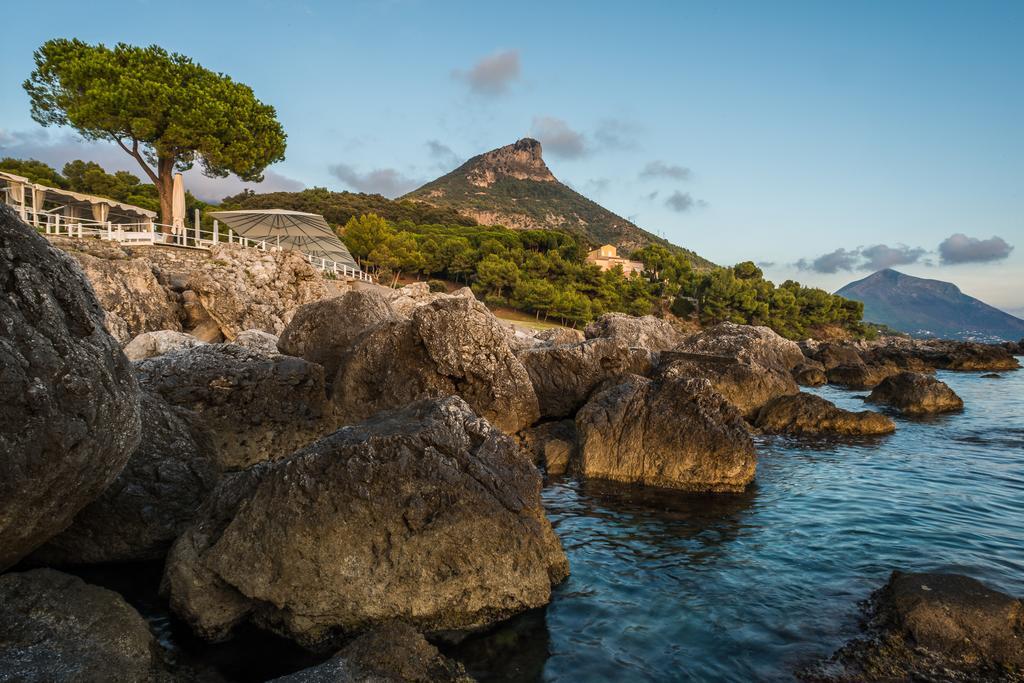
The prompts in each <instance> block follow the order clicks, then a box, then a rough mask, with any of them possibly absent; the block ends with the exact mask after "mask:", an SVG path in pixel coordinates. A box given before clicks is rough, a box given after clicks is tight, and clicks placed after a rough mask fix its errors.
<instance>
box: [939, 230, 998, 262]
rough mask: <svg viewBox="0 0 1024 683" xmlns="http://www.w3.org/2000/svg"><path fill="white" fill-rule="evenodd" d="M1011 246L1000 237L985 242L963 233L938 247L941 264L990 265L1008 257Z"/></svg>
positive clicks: (948, 238)
mask: <svg viewBox="0 0 1024 683" xmlns="http://www.w3.org/2000/svg"><path fill="white" fill-rule="evenodd" d="M1011 251H1013V245H1011V244H1008V243H1007V241H1006V240H1004V239H1003V238H1002V237H996V236H992V237H990V238H989V239H987V240H982V239H978V238H976V237H968V236H967V235H964V234H963V233H959V232H958V233H956V234H955V235H950V236H949V237H947V238H946V239H945V240H943V241H942V243H941V244H940V245H939V257H940V258H941V259H942V263H945V264H950V265H955V264H958V263H990V262H992V261H1001V260H1002V259H1005V258H1006V257H1008V256H1009V255H1010V252H1011Z"/></svg>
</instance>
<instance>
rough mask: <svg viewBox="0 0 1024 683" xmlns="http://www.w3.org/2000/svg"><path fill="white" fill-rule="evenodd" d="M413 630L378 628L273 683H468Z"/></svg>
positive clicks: (456, 666)
mask: <svg viewBox="0 0 1024 683" xmlns="http://www.w3.org/2000/svg"><path fill="white" fill-rule="evenodd" d="M472 681H473V679H472V678H471V677H470V676H469V674H467V673H466V670H465V668H463V666H462V665H461V664H459V663H458V662H456V661H453V660H451V659H448V658H447V657H445V656H444V655H442V654H441V653H440V652H438V650H437V648H436V647H434V646H433V645H431V644H430V643H428V642H427V641H426V639H425V638H424V637H423V636H422V635H420V634H419V633H418V632H417V631H416V629H414V628H412V627H411V626H409V625H408V624H404V623H401V622H390V623H387V624H384V625H382V626H378V627H376V628H374V629H373V630H371V631H369V632H367V633H365V634H363V635H361V636H359V637H358V638H356V639H355V640H353V641H352V642H351V643H349V644H348V645H346V646H345V647H344V648H342V650H341V651H340V652H338V653H337V654H336V655H335V656H334V657H332V658H331V659H329V660H327V661H326V662H324V663H323V664H320V665H318V666H314V667H311V668H309V669H305V670H303V671H298V672H296V673H293V674H291V675H289V676H282V677H281V678H275V679H274V683H472Z"/></svg>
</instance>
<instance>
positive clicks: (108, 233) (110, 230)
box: [107, 221, 114, 242]
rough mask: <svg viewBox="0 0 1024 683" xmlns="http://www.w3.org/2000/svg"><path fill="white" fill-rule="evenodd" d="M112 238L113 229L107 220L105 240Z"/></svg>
mask: <svg viewBox="0 0 1024 683" xmlns="http://www.w3.org/2000/svg"><path fill="white" fill-rule="evenodd" d="M112 239H114V230H113V228H112V226H111V225H110V221H107V241H108V242H109V241H110V240H112Z"/></svg>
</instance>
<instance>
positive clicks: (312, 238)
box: [210, 209, 359, 270]
mask: <svg viewBox="0 0 1024 683" xmlns="http://www.w3.org/2000/svg"><path fill="white" fill-rule="evenodd" d="M210 216H212V217H214V218H216V219H217V220H218V221H221V222H222V223H224V224H225V225H227V226H228V227H229V228H231V229H232V230H234V231H235V233H236V234H238V235H240V236H242V237H245V238H248V239H251V240H266V241H267V242H273V243H275V244H277V243H279V244H280V245H281V246H282V247H283V248H285V249H294V250H295V251H300V252H302V253H303V254H309V255H312V256H319V257H320V258H324V259H327V260H329V261H335V262H336V263H337V264H338V265H343V266H347V267H349V268H352V269H355V270H359V266H358V265H357V264H356V261H355V259H353V258H352V254H351V253H349V250H348V249H347V248H346V247H345V245H344V244H342V243H341V240H339V239H338V236H337V235H336V234H334V230H332V229H331V226H329V225H328V224H327V221H325V220H324V217H323V216H321V215H320V214H316V213H305V212H303V211H289V210H287V209H253V210H241V211H213V212H211V213H210Z"/></svg>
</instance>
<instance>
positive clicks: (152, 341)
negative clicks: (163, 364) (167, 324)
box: [124, 330, 203, 361]
mask: <svg viewBox="0 0 1024 683" xmlns="http://www.w3.org/2000/svg"><path fill="white" fill-rule="evenodd" d="M202 343H203V342H201V341H199V340H198V339H196V338H195V337H193V336H192V335H191V334H186V333H185V332H176V331H174V330H157V331H156V332H143V333H142V334H140V335H139V336H137V337H135V338H134V339H132V340H131V341H130V342H128V344H127V345H126V346H125V347H124V355H125V356H127V357H128V360H131V361H136V360H146V359H147V358H152V357H154V356H162V355H164V354H165V353H170V352H171V351H178V350H179V349H190V348H192V347H193V346H199V345H200V344H202Z"/></svg>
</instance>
